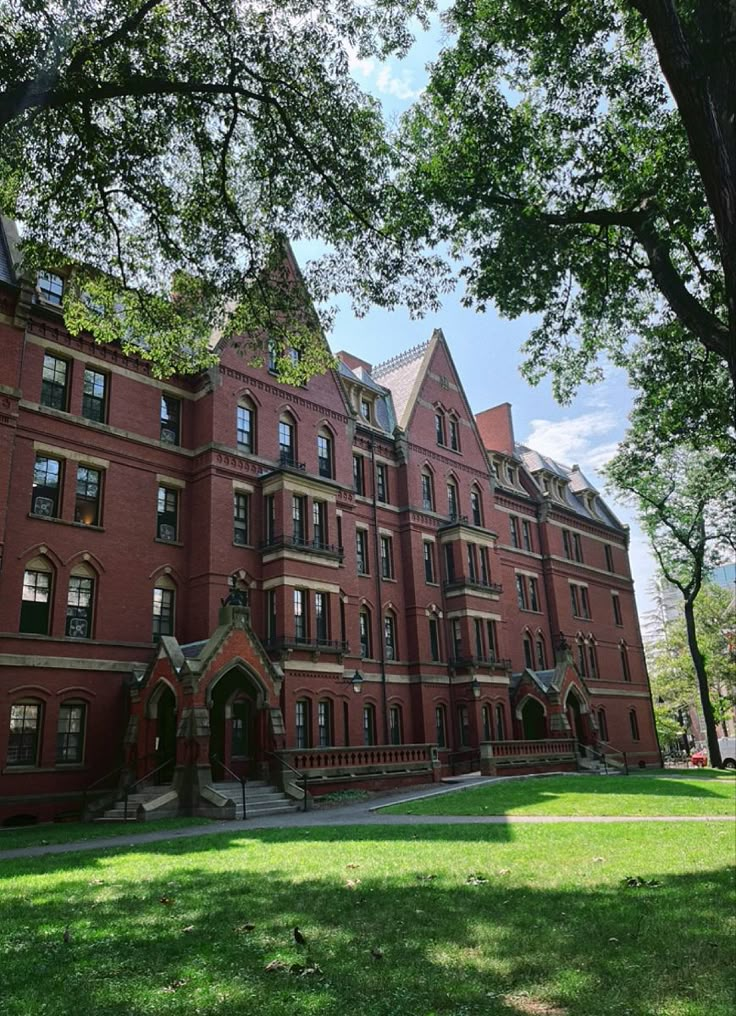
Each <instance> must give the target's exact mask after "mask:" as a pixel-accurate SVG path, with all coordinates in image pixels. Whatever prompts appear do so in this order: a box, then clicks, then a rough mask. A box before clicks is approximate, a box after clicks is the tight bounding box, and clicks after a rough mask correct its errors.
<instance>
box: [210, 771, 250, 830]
mask: <svg viewBox="0 0 736 1016" xmlns="http://www.w3.org/2000/svg"><path fill="white" fill-rule="evenodd" d="M212 762H214V763H215V765H217V766H220V767H221V768H222V769H224V770H225V772H226V773H229V775H230V776H232V778H233V779H234V780H237V782H238V783H239V784H240V793H241V794H242V795H243V818H247V817H248V816H247V815H246V811H245V779H244V778H243V777H242V776H238V774H237V773H234V772H233V771H232V769H230V768H229V767H228V766H226V765H225V763H224V762H223V761H222V759H221V758H219V757H218V756H217V755H210V763H212Z"/></svg>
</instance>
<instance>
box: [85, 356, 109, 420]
mask: <svg viewBox="0 0 736 1016" xmlns="http://www.w3.org/2000/svg"><path fill="white" fill-rule="evenodd" d="M82 416H83V417H84V418H85V420H93V421H94V422H95V423H104V422H105V420H106V419H107V374H101V373H100V372H99V371H97V370H92V368H91V367H87V368H86V369H85V372H84V383H83V387H82Z"/></svg>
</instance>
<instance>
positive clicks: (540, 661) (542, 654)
mask: <svg viewBox="0 0 736 1016" xmlns="http://www.w3.org/2000/svg"><path fill="white" fill-rule="evenodd" d="M536 650H537V670H546V669H547V649H546V646H545V644H544V635H542V634H541V632H540V633H538V634H537V639H536Z"/></svg>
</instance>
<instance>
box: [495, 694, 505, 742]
mask: <svg viewBox="0 0 736 1016" xmlns="http://www.w3.org/2000/svg"><path fill="white" fill-rule="evenodd" d="M496 737H497V738H498V740H499V741H503V740H505V738H506V719H505V717H504V714H503V706H502V705H501V704H500V703H499V704H498V705H497V706H496Z"/></svg>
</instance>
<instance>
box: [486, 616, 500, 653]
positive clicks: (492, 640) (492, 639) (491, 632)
mask: <svg viewBox="0 0 736 1016" xmlns="http://www.w3.org/2000/svg"><path fill="white" fill-rule="evenodd" d="M486 639H487V641H488V655H489V656H490V657H491V658H492V659H495V657H496V656H498V639H497V638H496V622H495V621H486Z"/></svg>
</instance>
